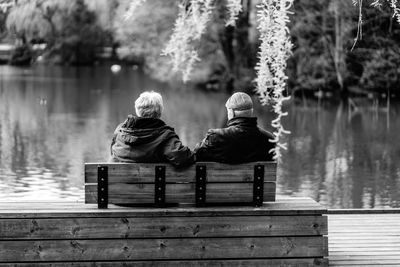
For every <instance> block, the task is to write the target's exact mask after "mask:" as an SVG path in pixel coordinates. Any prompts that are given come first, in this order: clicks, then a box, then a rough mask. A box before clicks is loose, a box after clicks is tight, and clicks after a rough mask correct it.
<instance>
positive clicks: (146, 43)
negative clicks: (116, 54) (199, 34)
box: [113, 0, 178, 80]
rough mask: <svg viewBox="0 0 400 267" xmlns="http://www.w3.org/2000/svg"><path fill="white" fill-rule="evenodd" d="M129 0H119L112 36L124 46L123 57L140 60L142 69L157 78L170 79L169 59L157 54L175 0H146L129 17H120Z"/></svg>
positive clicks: (175, 7)
mask: <svg viewBox="0 0 400 267" xmlns="http://www.w3.org/2000/svg"><path fill="white" fill-rule="evenodd" d="M130 3H131V1H130V0H121V1H120V3H119V5H118V7H117V9H116V11H115V17H114V20H113V32H114V39H115V41H116V42H118V44H119V45H120V46H121V47H122V48H125V49H124V50H125V53H124V54H123V56H124V59H127V60H131V61H136V63H137V62H142V61H143V62H144V67H145V70H146V72H147V73H149V74H150V75H152V76H153V77H155V78H157V79H159V80H169V79H172V78H173V73H172V72H171V68H170V62H169V60H168V59H167V58H166V57H161V56H160V55H161V52H162V49H163V48H164V47H165V45H166V43H167V41H168V39H169V38H170V35H171V31H172V28H173V25H174V20H175V18H176V14H177V12H178V5H177V1H175V0H151V1H147V2H145V3H143V5H142V6H141V7H140V8H138V9H137V10H136V12H135V13H134V14H132V16H127V17H124V14H125V13H126V11H127V9H128V8H129V6H130ZM154 10H157V12H154ZM121 50H122V49H121ZM120 54H121V53H120Z"/></svg>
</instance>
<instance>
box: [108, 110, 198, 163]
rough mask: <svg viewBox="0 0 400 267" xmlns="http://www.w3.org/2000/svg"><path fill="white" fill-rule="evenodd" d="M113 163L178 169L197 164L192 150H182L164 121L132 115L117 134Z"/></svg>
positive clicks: (119, 127)
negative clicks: (169, 165) (166, 165)
mask: <svg viewBox="0 0 400 267" xmlns="http://www.w3.org/2000/svg"><path fill="white" fill-rule="evenodd" d="M111 158H112V161H117V162H147V163H151V162H154V163H155V162H170V163H172V164H173V165H175V166H184V165H189V164H191V163H193V162H194V155H193V153H192V152H191V151H190V149H189V148H188V147H186V146H183V145H182V143H181V141H180V140H179V137H178V135H177V134H176V133H175V131H174V129H173V128H172V127H170V126H167V125H166V124H165V123H164V122H163V121H162V120H160V119H154V118H141V117H136V116H133V115H129V116H128V118H127V119H126V120H125V122H123V123H122V124H120V125H119V126H118V127H117V129H116V130H115V132H114V137H113V141H112V144H111Z"/></svg>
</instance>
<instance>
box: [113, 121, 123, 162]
mask: <svg viewBox="0 0 400 267" xmlns="http://www.w3.org/2000/svg"><path fill="white" fill-rule="evenodd" d="M125 122H126V121H125ZM125 122H123V123H120V124H119V125H118V126H117V128H115V131H114V134H113V137H112V139H111V145H110V155H111V157H112V155H113V153H112V147H113V145H114V144H115V139H116V138H117V133H118V131H119V129H120V128H121V127H122V125H123V124H124V123H125Z"/></svg>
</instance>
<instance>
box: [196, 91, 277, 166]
mask: <svg viewBox="0 0 400 267" xmlns="http://www.w3.org/2000/svg"><path fill="white" fill-rule="evenodd" d="M225 107H226V110H227V115H228V123H227V127H226V128H222V129H210V130H208V132H207V134H206V137H205V138H204V139H203V140H202V141H201V142H200V143H198V144H197V145H196V147H195V149H194V152H195V154H196V160H197V161H216V162H222V163H244V162H252V161H272V154H271V153H269V152H270V150H271V149H272V148H274V143H271V142H270V141H269V140H271V139H273V138H274V137H273V135H272V134H271V133H270V132H267V131H265V130H264V129H262V128H259V127H258V126H257V118H256V117H254V116H253V101H252V100H251V97H250V96H249V95H248V94H246V93H243V92H238V93H234V94H233V95H232V96H231V97H230V98H229V99H228V100H227V101H226V104H225Z"/></svg>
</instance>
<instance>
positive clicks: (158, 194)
mask: <svg viewBox="0 0 400 267" xmlns="http://www.w3.org/2000/svg"><path fill="white" fill-rule="evenodd" d="M154 203H155V205H156V207H163V206H165V166H156V167H155V179H154Z"/></svg>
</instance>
